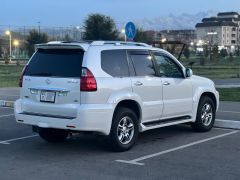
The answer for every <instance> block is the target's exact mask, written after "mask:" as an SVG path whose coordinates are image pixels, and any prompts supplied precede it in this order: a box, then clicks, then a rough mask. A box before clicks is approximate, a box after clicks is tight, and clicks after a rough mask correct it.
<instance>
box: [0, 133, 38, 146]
mask: <svg viewBox="0 0 240 180" xmlns="http://www.w3.org/2000/svg"><path fill="white" fill-rule="evenodd" d="M36 136H38V135H37V134H35V135H31V136H24V137H20V138H14V139H8V140H4V141H0V144H10V142H13V141H17V140H22V139H28V138H33V137H36Z"/></svg>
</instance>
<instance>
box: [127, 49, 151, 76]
mask: <svg viewBox="0 0 240 180" xmlns="http://www.w3.org/2000/svg"><path fill="white" fill-rule="evenodd" d="M130 54H131V55H130V56H131V59H132V62H133V65H134V69H135V72H136V75H137V76H155V71H154V66H153V62H152V57H151V56H150V55H149V53H148V52H142V53H141V52H137V53H135V52H131V53H130Z"/></svg>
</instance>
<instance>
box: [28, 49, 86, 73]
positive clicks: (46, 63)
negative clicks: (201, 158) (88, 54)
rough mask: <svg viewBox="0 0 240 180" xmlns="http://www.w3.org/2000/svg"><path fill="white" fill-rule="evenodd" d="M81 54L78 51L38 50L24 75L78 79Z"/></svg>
mask: <svg viewBox="0 0 240 180" xmlns="http://www.w3.org/2000/svg"><path fill="white" fill-rule="evenodd" d="M83 54H84V52H83V51H82V50H79V49H39V50H38V51H37V52H36V53H35V54H34V55H33V57H32V59H31V61H30V62H29V64H28V67H27V69H26V72H25V75H26V76H47V77H51V76H53V77H78V78H79V77H81V67H82V60H83Z"/></svg>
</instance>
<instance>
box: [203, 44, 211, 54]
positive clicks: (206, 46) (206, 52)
mask: <svg viewBox="0 0 240 180" xmlns="http://www.w3.org/2000/svg"><path fill="white" fill-rule="evenodd" d="M203 53H204V56H205V57H208V56H209V54H210V53H209V47H208V45H204V46H203Z"/></svg>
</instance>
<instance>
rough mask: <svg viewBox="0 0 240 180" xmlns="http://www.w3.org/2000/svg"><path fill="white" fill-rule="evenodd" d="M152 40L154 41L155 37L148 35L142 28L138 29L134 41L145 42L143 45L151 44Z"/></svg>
mask: <svg viewBox="0 0 240 180" xmlns="http://www.w3.org/2000/svg"><path fill="white" fill-rule="evenodd" d="M152 40H153V37H152V35H151V34H149V33H147V32H146V31H144V30H143V29H142V28H137V31H136V36H135V38H134V41H136V42H143V43H151V42H152Z"/></svg>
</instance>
